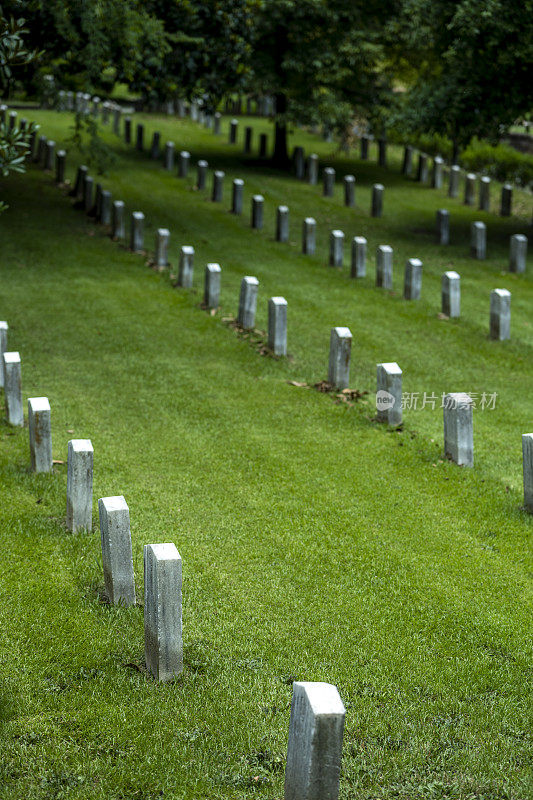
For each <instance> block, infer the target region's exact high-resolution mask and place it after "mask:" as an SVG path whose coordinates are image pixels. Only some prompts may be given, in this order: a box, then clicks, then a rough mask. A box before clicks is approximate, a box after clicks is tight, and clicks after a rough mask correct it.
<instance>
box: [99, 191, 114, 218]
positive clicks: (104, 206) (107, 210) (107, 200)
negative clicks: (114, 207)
mask: <svg viewBox="0 0 533 800" xmlns="http://www.w3.org/2000/svg"><path fill="white" fill-rule="evenodd" d="M100 222H101V223H102V225H110V224H111V192H110V191H108V190H107V189H102V199H101V203H100Z"/></svg>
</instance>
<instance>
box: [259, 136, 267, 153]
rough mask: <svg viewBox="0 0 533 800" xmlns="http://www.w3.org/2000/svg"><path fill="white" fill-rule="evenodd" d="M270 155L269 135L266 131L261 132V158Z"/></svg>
mask: <svg viewBox="0 0 533 800" xmlns="http://www.w3.org/2000/svg"><path fill="white" fill-rule="evenodd" d="M267 155H268V136H267V135H266V133H260V134H259V158H266V157H267Z"/></svg>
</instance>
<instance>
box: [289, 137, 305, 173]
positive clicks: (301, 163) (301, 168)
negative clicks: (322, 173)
mask: <svg viewBox="0 0 533 800" xmlns="http://www.w3.org/2000/svg"><path fill="white" fill-rule="evenodd" d="M292 163H293V165H294V174H295V175H296V177H297V179H298V180H300V181H302V180H303V179H304V176H305V154H304V149H303V147H300V145H298V146H296V147H295V148H294V151H293V154H292Z"/></svg>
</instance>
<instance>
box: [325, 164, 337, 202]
mask: <svg viewBox="0 0 533 800" xmlns="http://www.w3.org/2000/svg"><path fill="white" fill-rule="evenodd" d="M323 179H324V190H323V191H324V197H333V192H334V189H335V170H334V169H333V167H326V168H325V169H324V173H323Z"/></svg>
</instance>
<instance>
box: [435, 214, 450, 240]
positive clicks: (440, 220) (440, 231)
mask: <svg viewBox="0 0 533 800" xmlns="http://www.w3.org/2000/svg"><path fill="white" fill-rule="evenodd" d="M437 241H438V243H439V244H450V212H449V211H447V210H446V209H445V208H440V209H439V210H438V211H437Z"/></svg>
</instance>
